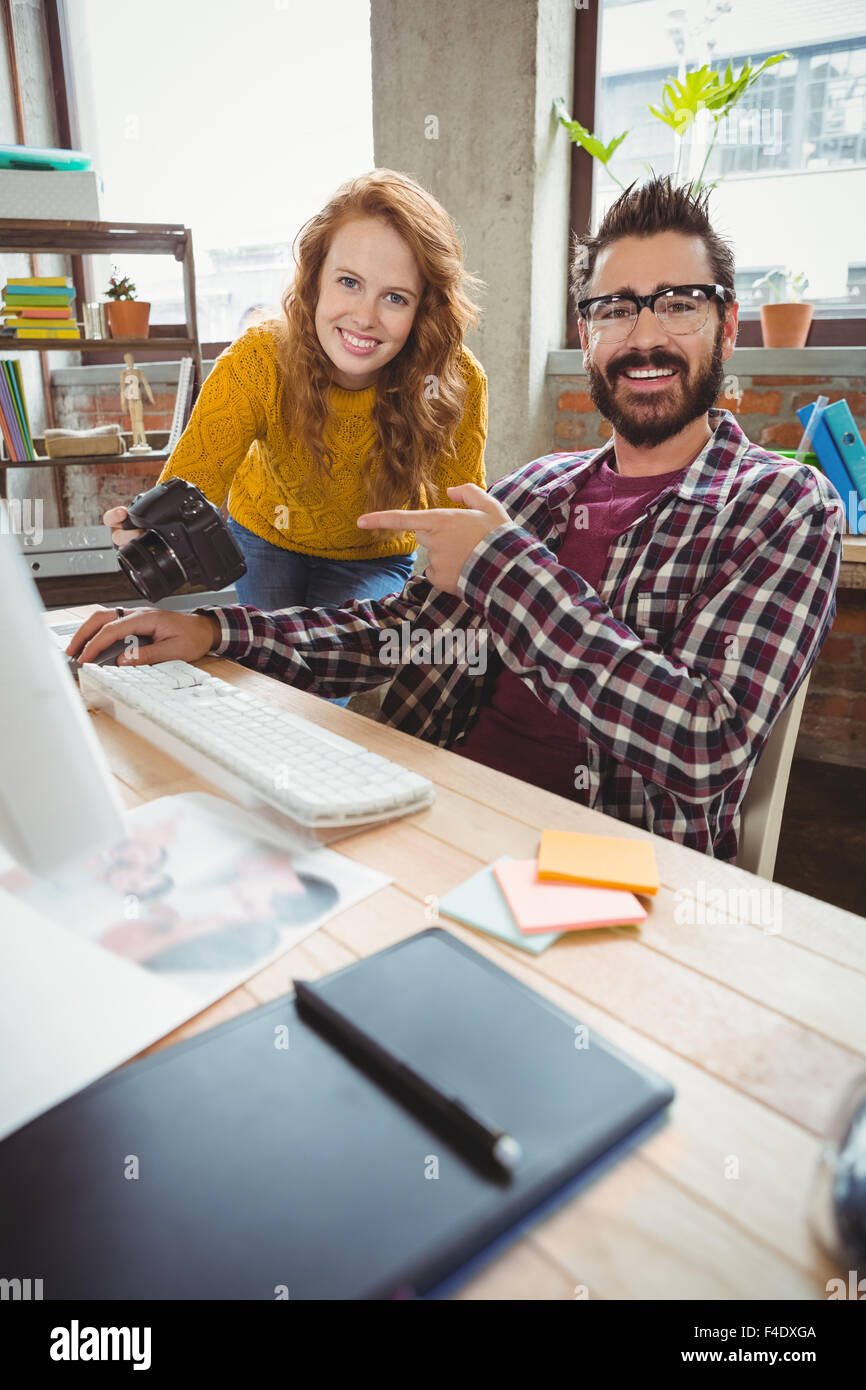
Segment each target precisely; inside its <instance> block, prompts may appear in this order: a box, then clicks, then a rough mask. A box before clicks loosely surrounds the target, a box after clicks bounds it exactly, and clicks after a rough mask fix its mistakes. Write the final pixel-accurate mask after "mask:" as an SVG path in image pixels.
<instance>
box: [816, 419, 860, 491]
mask: <svg viewBox="0 0 866 1390" xmlns="http://www.w3.org/2000/svg"><path fill="white" fill-rule="evenodd" d="M823 418H824V422H825V424H826V426H827V428H828V430H829V431H830V433H831V435H832V436H833V443H834V444H835V445H836V448H837V449H838V451H839V457H840V459H841V460H842V462H843V463H844V465H845V468H846V470H847V472H848V476H849V478H850V479H851V481H852V482H853V484H854V486H855V488H856V489H857V491H858V493H859V494H860V497H861V498H863V499H864V501H866V444H864V443H863V436H862V435H861V433H860V431H859V429H858V428H857V422H856V420H855V419H854V416H853V415H852V414H851V407H850V406H849V404H848V402H847V401H846V400H841V401H834V402H833V404H832V405H828V406H827V407H826V408H825V410H824V416H823Z"/></svg>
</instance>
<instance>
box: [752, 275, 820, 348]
mask: <svg viewBox="0 0 866 1390" xmlns="http://www.w3.org/2000/svg"><path fill="white" fill-rule="evenodd" d="M808 285H809V281H808V280H807V279H806V276H805V275H804V274H803V272H802V271H800V272H799V273H798V274H796V275H795V274H794V273H793V272H792V271H790V270H785V269H784V268H783V267H782V266H776V267H775V269H773V270H768V271H767V274H766V275H762V276H761V278H760V280H756V281H755V283H754V285H753V286H752V289H753V290H761V289H764V288H766V289H768V290H769V291H770V294H771V295H772V296H773V301H774V302H772V303H770V304H762V305H761V337H762V338H763V341H764V347H773V348H779V347H796V348H801V347H805V346H806V339H807V338H808V336H809V328H810V325H811V323H812V312H813V307H814V306H813V305H811V304H804V303H803V291H804V290H805V289H807V288H808Z"/></svg>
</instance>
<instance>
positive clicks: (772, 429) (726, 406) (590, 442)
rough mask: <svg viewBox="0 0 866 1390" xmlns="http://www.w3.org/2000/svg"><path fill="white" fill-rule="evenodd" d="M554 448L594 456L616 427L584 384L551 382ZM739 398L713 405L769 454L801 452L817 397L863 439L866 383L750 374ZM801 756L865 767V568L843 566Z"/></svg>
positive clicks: (574, 379) (580, 379)
mask: <svg viewBox="0 0 866 1390" xmlns="http://www.w3.org/2000/svg"><path fill="white" fill-rule="evenodd" d="M549 389H550V413H551V423H552V429H551V436H552V438H551V445H550V447H551V449H552V450H554V451H556V450H562V451H564V452H571V451H572V450H574V451H576V450H579V449H594V448H597V447H598V446H599V445H600V444H602V443H603V442H604V441H605V440H607V439H609V438H610V435H611V428H610V425H609V424H608V423H607V421H606V420H602V419H601V417H600V416H599V415H598V414H597V413H596V411H595V407H594V406H593V404H592V401H591V400H590V399H589V396H588V395H587V392H586V377H585V376H584V375H583V374H580V375H573V376H567V375H556V376H551V377H550V378H549ZM734 390H735V391H736V392H738V393H740V394H739V399H736V398H734V397H730V396H721V397H719V399H718V401H717V402H716V404H717V405H718V406H719V407H720V408H721V409H722V410H729V411H730V412H731V413H732V414H733V415H735V416H736V417H737V420H738V421H739V424H740V427H741V429H742V430H743V432H744V433H745V434H746V435H747V436H748V438H749V439H751V440H752V441H753V442H754V443H756V444H761V445H763V447H764V448H766V449H770V450H772V449H796V448H797V447H798V445H799V443H800V439H801V437H802V433H803V430H802V426H801V425H800V423H799V421H798V420H797V417H796V415H795V413H794V412H795V411H796V410H798V409H800V408H801V407H802V406H804V405H809V404H811V403H812V402H813V401H814V400H815V398H816V396H818V395H824V396H828V397H829V399H830V401H837V400H840V399H841V398H842V397H843V396H844V397H845V399H846V400H847V402H848V404H849V406H850V408H851V412H852V414H853V415H854V418H855V419H856V421H857V424H858V426H859V428H860V431H861V433H862V434H863V435H864V437H866V379H864V378H863V376H860V375H858V376H848V377H843V376H839V375H833V376H827V375H823V376H821V375H817V374H815V375H811V374H810V375H803V374H801V375H798V376H791V375H773V374H768V373H761V374H757V373H756V374H754V375H745V374H744V373H742V372H738V373H737V375H736V385H735V387H734ZM797 756H798V757H801V758H811V759H814V760H816V761H818V762H833V763H841V764H843V765H853V766H857V767H866V563H864V564H846V565H844V566H843V573H842V578H841V581H840V588H839V591H838V595H837V613H836V621H835V623H834V625H833V631H832V632H831V634H830V636H829V637H828V639H827V642H826V645H825V647H824V649H823V651H822V652H821V655H820V656H819V658H818V660H817V661H816V663H815V666H814V667H813V670H812V675H811V679H810V682H809V692H808V694H807V696H806V704H805V707H804V710H803V718H802V721H801V724H800V734H799V738H798V740H797Z"/></svg>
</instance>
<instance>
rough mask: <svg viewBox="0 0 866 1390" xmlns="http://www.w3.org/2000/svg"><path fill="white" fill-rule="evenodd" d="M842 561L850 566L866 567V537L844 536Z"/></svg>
mask: <svg viewBox="0 0 866 1390" xmlns="http://www.w3.org/2000/svg"><path fill="white" fill-rule="evenodd" d="M842 560H843V562H844V563H845V564H848V565H850V564H854V565H866V536H843V537H842Z"/></svg>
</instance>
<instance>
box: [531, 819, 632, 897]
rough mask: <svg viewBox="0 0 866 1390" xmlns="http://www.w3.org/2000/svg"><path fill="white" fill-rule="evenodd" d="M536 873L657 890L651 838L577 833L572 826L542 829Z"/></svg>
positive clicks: (557, 878)
mask: <svg viewBox="0 0 866 1390" xmlns="http://www.w3.org/2000/svg"><path fill="white" fill-rule="evenodd" d="M538 877H539V878H540V879H546V880H548V881H552V882H565V883H584V884H589V885H591V886H593V887H596V888H620V889H624V890H626V891H628V892H632V893H649V894H653V893H657V892H658V890H659V871H658V868H657V867H656V855H655V849H654V848H653V843H652V840H638V839H634V840H626V839H623V838H622V837H621V836H618V835H579V834H577V833H576V832H575V831H572V830H545V831H543V832H542V836H541V847H540V849H539V851H538Z"/></svg>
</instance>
